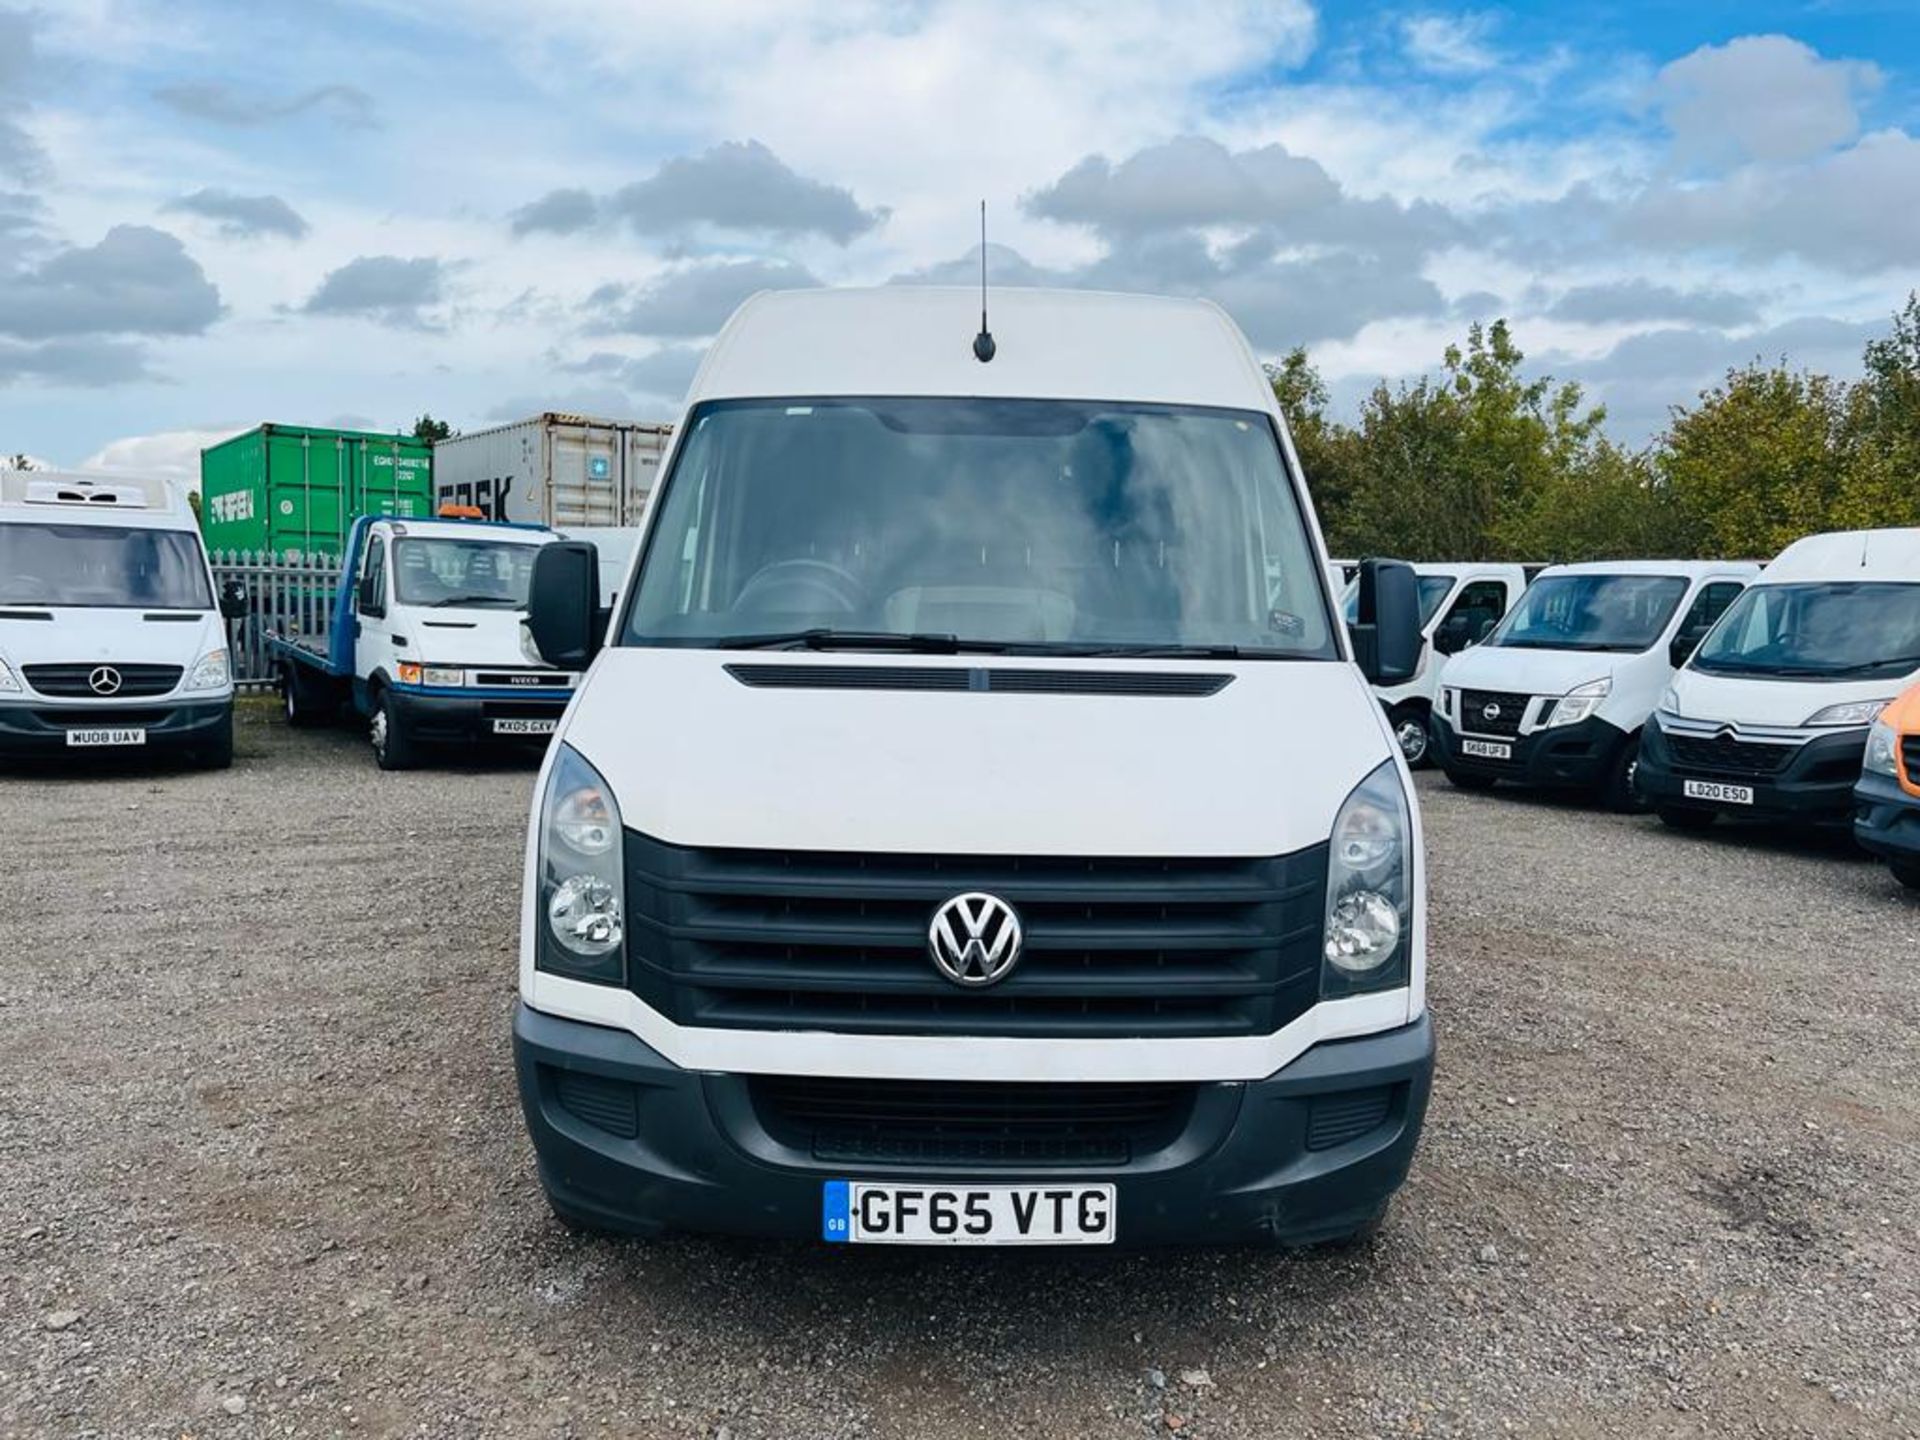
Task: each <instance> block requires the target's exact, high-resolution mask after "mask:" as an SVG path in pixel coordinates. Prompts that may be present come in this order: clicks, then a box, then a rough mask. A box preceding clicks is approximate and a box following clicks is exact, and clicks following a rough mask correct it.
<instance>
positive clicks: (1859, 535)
mask: <svg viewBox="0 0 1920 1440" xmlns="http://www.w3.org/2000/svg"><path fill="white" fill-rule="evenodd" d="M1760 579H1761V581H1762V582H1763V583H1765V584H1769V585H1775V584H1782V583H1785V582H1788V581H1794V580H1920V529H1909V530H1835V531H1833V532H1831V533H1829V534H1826V535H1809V536H1807V537H1806V538H1804V539H1801V540H1796V541H1794V542H1793V544H1791V545H1789V546H1787V548H1786V549H1784V550H1782V551H1781V552H1780V554H1779V556H1778V557H1777V558H1775V560H1774V562H1773V563H1772V564H1771V565H1769V566H1767V568H1766V569H1765V570H1764V571H1763V572H1762V573H1761V576H1760Z"/></svg>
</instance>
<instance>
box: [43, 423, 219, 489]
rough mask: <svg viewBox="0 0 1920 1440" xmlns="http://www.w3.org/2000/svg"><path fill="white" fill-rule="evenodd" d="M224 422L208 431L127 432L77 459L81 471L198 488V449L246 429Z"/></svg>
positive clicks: (200, 449)
mask: <svg viewBox="0 0 1920 1440" xmlns="http://www.w3.org/2000/svg"><path fill="white" fill-rule="evenodd" d="M247 428H248V427H247V426H245V425H227V426H221V427H217V428H214V429H208V430H163V431H161V432H160V433H159V434H157V435H130V436H127V437H126V438H124V439H120V440H111V441H109V442H108V443H107V444H105V445H102V446H101V447H100V448H99V449H98V450H96V451H94V452H93V454H91V455H89V456H88V457H87V458H86V459H85V460H83V461H81V462H80V468H81V469H82V470H124V471H132V472H135V473H138V474H141V475H164V476H166V477H168V478H169V479H173V480H185V481H188V482H189V483H190V485H191V488H193V489H195V490H198V489H199V488H200V452H201V451H202V450H204V449H206V448H207V447H208V446H209V445H214V444H218V443H219V442H220V441H222V440H225V439H226V438H228V437H229V436H231V435H235V434H238V433H239V432H240V431H242V430H245V429H247Z"/></svg>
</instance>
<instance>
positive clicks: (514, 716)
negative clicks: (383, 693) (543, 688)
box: [388, 685, 573, 744]
mask: <svg viewBox="0 0 1920 1440" xmlns="http://www.w3.org/2000/svg"><path fill="white" fill-rule="evenodd" d="M388 694H390V695H391V696H392V697H393V704H394V708H395V710H396V711H397V712H398V714H399V717H400V723H401V724H402V725H404V726H405V727H406V729H407V733H408V735H409V736H410V737H411V738H413V739H415V740H421V741H426V742H428V743H431V744H444V743H457V742H463V741H464V742H473V741H481V740H484V741H489V742H491V741H497V740H534V741H538V742H540V743H541V744H544V743H546V740H547V736H548V734H549V733H551V732H550V731H545V732H541V733H539V734H524V733H522V734H502V733H500V732H498V731H496V730H495V729H494V722H495V721H496V720H506V721H523V720H531V721H536V722H540V723H543V724H545V725H548V726H553V725H556V724H558V722H559V720H560V717H561V715H562V714H564V713H565V711H566V708H567V702H568V701H569V700H571V699H572V698H573V692H572V691H571V690H564V691H553V692H548V693H545V694H543V693H541V692H539V691H536V690H528V691H525V692H520V691H512V690H485V691H474V690H430V689H423V688H416V687H414V686H410V685H395V686H393V687H392V688H391V689H390V690H389V691H388Z"/></svg>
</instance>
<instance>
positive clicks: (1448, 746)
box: [1433, 710, 1630, 790]
mask: <svg viewBox="0 0 1920 1440" xmlns="http://www.w3.org/2000/svg"><path fill="white" fill-rule="evenodd" d="M1629 738H1630V737H1629V736H1628V735H1627V733H1626V732H1625V731H1624V730H1622V729H1620V728H1619V727H1618V726H1616V725H1609V724H1608V723H1607V722H1606V721H1605V720H1602V719H1599V718H1598V717H1594V718H1591V719H1587V720H1582V721H1580V722H1579V723H1578V724H1575V725H1555V726H1553V727H1552V728H1550V729H1546V730H1534V731H1531V732H1530V733H1528V734H1524V735H1513V736H1506V735H1465V736H1463V735H1462V734H1461V733H1460V732H1459V731H1458V730H1456V729H1455V728H1454V727H1453V724H1452V722H1450V721H1449V720H1448V719H1447V717H1446V716H1445V715H1443V714H1441V713H1440V712H1439V711H1437V710H1436V711H1435V712H1434V725H1433V739H1434V749H1435V751H1436V752H1437V758H1438V759H1439V761H1440V765H1441V768H1443V769H1445V770H1449V771H1457V772H1460V773H1463V774H1467V775H1485V776H1489V777H1492V778H1494V779H1499V780H1512V781H1515V782H1517V783H1519V784H1522V785H1532V786H1536V787H1538V788H1540V789H1543V790H1553V789H1578V790H1591V789H1594V788H1596V787H1598V786H1599V785H1600V784H1601V783H1602V782H1603V781H1604V780H1605V779H1606V778H1607V774H1608V771H1609V770H1610V768H1611V767H1612V765H1613V762H1614V760H1615V758H1616V757H1617V756H1618V755H1619V753H1620V747H1621V746H1622V745H1625V744H1626V743H1627V742H1628V739H1629ZM1463 739H1472V740H1491V741H1493V742H1495V743H1497V744H1504V745H1510V746H1512V747H1513V754H1512V756H1511V758H1509V759H1506V760H1489V759H1486V758H1484V757H1482V756H1478V755H1466V754H1463V753H1462V752H1461V749H1460V742H1461V741H1462V740H1463Z"/></svg>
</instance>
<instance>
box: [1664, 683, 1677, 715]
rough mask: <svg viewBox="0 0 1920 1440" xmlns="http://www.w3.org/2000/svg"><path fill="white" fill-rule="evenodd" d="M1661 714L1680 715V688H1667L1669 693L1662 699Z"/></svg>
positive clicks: (1672, 686) (1673, 686)
mask: <svg viewBox="0 0 1920 1440" xmlns="http://www.w3.org/2000/svg"><path fill="white" fill-rule="evenodd" d="M1660 713H1661V714H1662V715H1674V716H1677V715H1679V713H1680V687H1679V686H1677V685H1669V686H1667V693H1666V694H1664V695H1662V696H1661V697H1660Z"/></svg>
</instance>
